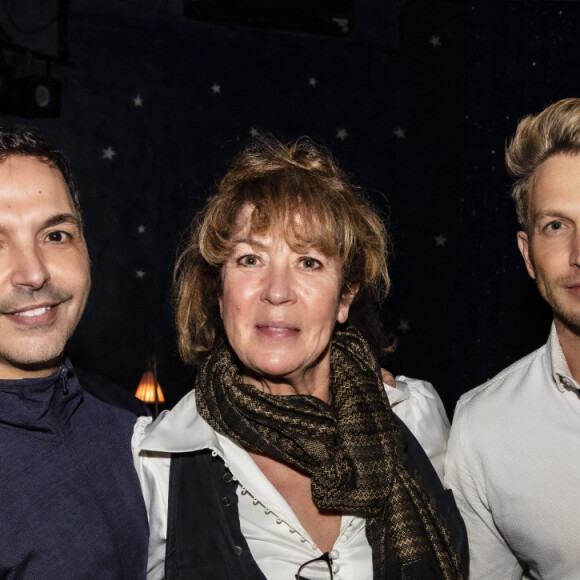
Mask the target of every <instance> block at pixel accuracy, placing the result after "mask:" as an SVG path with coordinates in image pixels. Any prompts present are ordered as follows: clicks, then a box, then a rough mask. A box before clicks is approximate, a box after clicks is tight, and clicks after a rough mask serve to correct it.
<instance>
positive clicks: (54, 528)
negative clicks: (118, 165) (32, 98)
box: [0, 127, 148, 580]
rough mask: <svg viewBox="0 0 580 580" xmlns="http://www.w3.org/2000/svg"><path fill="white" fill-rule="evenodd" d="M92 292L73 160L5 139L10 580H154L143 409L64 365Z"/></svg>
mask: <svg viewBox="0 0 580 580" xmlns="http://www.w3.org/2000/svg"><path fill="white" fill-rule="evenodd" d="M89 288H90V267H89V258H88V253H87V247H86V244H85V239H84V236H83V226H82V219H81V214H80V206H79V200H78V191H77V188H76V185H75V183H74V180H73V178H72V175H71V173H70V170H69V167H68V164H67V162H66V159H65V158H64V156H63V155H62V153H60V152H59V151H58V150H56V149H55V148H54V147H52V146H51V145H49V144H48V143H46V141H44V139H43V138H42V137H41V136H40V134H39V133H38V132H37V131H36V130H33V129H30V128H24V127H15V128H13V129H8V128H1V127H0V578H10V579H18V580H21V579H24V580H26V579H42V580H53V579H54V580H57V579H58V580H68V579H70V580H72V579H75V580H77V579H83V580H87V579H93V578H94V579H99V580H102V579H105V578H106V579H107V580H113V579H135V580H137V579H140V578H144V577H145V569H146V560H147V532H148V529H147V519H146V513H145V506H144V503H143V500H142V498H141V494H140V488H139V482H138V480H137V475H136V473H135V470H134V468H133V465H132V457H131V448H130V440H131V435H132V430H133V425H134V423H135V414H136V413H139V407H138V405H134V404H133V410H132V411H131V410H127V409H125V408H121V405H122V404H121V403H120V401H121V400H122V396H120V395H119V394H118V393H116V392H115V391H108V389H109V387H108V386H104V385H103V384H102V383H96V382H95V379H94V378H92V377H91V376H90V375H83V376H82V378H81V379H80V380H79V375H78V374H77V371H76V370H75V369H74V367H73V366H72V365H71V363H70V361H69V360H68V359H66V358H65V355H64V350H65V346H66V344H67V341H68V339H69V338H70V336H71V335H72V333H73V332H74V330H75V328H76V326H77V324H78V322H79V320H80V318H81V315H82V313H83V310H84V307H85V304H86V301H87V297H88V294H89ZM90 393H92V394H90ZM107 400H108V401H109V402H105V401H107ZM130 405H131V403H130V404H129V405H128V406H130Z"/></svg>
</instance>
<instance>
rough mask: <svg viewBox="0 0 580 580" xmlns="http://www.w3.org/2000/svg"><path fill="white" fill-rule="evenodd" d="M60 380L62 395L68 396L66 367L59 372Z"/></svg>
mask: <svg viewBox="0 0 580 580" xmlns="http://www.w3.org/2000/svg"><path fill="white" fill-rule="evenodd" d="M60 378H61V380H62V394H63V395H68V369H67V368H66V367H63V368H62V369H61V370H60Z"/></svg>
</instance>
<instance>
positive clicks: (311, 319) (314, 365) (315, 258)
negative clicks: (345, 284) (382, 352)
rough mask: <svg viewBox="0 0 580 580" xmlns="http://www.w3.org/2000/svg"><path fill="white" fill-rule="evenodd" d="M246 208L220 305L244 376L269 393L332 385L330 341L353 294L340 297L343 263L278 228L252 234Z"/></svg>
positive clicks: (308, 390) (235, 237) (314, 389)
mask: <svg viewBox="0 0 580 580" xmlns="http://www.w3.org/2000/svg"><path fill="white" fill-rule="evenodd" d="M252 211H253V206H251V205H246V206H245V207H243V208H242V210H241V211H240V213H239V216H238V219H237V227H236V228H235V229H234V233H233V234H232V236H231V240H230V241H232V242H233V251H232V254H231V256H230V257H229V259H228V260H227V261H226V263H225V264H224V265H223V269H222V280H223V290H222V295H221V297H220V299H219V304H220V312H221V316H222V320H223V323H224V328H225V332H226V335H227V338H228V340H229V342H230V344H231V346H232V348H233V349H234V351H235V353H236V354H237V356H238V358H239V359H240V361H241V362H242V365H243V367H244V368H243V369H242V374H243V376H244V379H245V380H246V381H247V382H249V383H251V384H254V385H256V386H259V387H260V386H261V387H265V388H267V389H268V390H270V391H271V392H274V393H277V394H282V393H291V392H300V393H310V394H314V393H316V392H319V391H321V390H322V391H324V390H325V389H327V388H328V382H329V376H330V364H329V363H330V342H331V338H332V333H333V330H334V326H335V324H336V322H337V321H338V322H341V323H342V322H346V320H347V318H348V311H349V307H350V303H351V302H352V297H353V296H347V297H344V298H343V297H341V295H340V291H341V285H342V274H341V263H340V260H339V258H338V257H337V256H326V255H324V254H323V253H322V252H320V251H319V250H317V249H316V248H311V247H307V248H303V247H291V245H290V244H289V243H288V242H287V241H286V240H285V238H284V236H283V235H280V233H279V232H272V231H268V232H264V233H259V234H256V233H254V234H252V233H251V228H250V224H251V214H252Z"/></svg>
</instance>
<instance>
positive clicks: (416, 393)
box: [133, 376, 449, 580]
mask: <svg viewBox="0 0 580 580" xmlns="http://www.w3.org/2000/svg"><path fill="white" fill-rule="evenodd" d="M396 385H397V386H396V388H394V387H390V386H388V385H385V390H386V392H387V395H388V397H389V401H390V403H391V406H392V407H393V410H394V412H395V413H396V414H397V415H398V416H399V417H400V418H401V419H402V420H403V421H404V422H405V424H406V425H407V427H408V428H409V430H410V431H411V432H412V433H413V435H415V437H416V438H417V439H418V441H419V443H421V445H422V446H423V448H424V449H425V451H426V453H427V455H428V456H429V458H430V459H431V461H432V462H433V465H434V467H435V469H436V470H437V472H438V474H439V476H440V477H442V472H443V461H444V457H445V451H446V448H447V436H448V433H449V420H448V419H447V415H446V413H445V409H444V407H443V404H442V403H441V400H440V398H439V396H438V395H437V393H436V391H435V389H434V388H433V386H432V385H431V384H430V383H427V382H424V381H419V380H416V379H409V378H407V377H404V376H399V377H397V378H396ZM201 449H211V450H212V453H213V454H214V455H219V456H220V457H221V458H222V459H223V460H224V462H225V464H226V465H227V467H228V468H229V470H230V471H231V472H232V475H233V476H234V478H236V479H237V480H238V482H239V486H238V488H237V493H238V499H239V505H238V508H239V517H240V525H241V530H242V533H243V534H244V537H245V538H246V541H247V542H248V545H249V547H250V550H251V552H252V556H253V557H254V559H255V560H256V562H257V564H258V566H259V567H260V569H261V570H262V571H263V573H264V575H265V576H266V578H268V579H269V580H278V579H279V580H286V579H287V578H293V577H294V575H295V574H296V572H297V571H298V567H299V566H300V565H301V564H303V563H304V562H306V561H308V560H311V559H312V558H316V557H317V556H320V555H321V553H322V552H321V551H320V549H319V548H318V546H316V544H315V543H314V542H313V540H312V538H310V536H309V534H308V533H307V532H306V530H304V529H303V527H302V525H301V524H300V522H299V520H298V518H297V517H296V515H295V514H294V512H293V511H292V509H291V508H290V506H289V505H288V504H287V502H286V501H285V500H284V498H283V497H282V496H281V495H280V494H279V492H278V491H277V490H276V488H275V487H274V486H273V485H272V484H271V483H270V481H269V480H268V479H267V478H266V477H265V475H264V474H263V473H262V471H261V470H260V469H259V468H258V466H257V465H256V464H255V463H254V461H253V459H252V458H251V457H250V455H249V454H248V453H247V452H246V451H245V450H244V449H243V448H241V447H240V446H239V445H237V444H236V443H234V442H233V441H231V440H229V439H228V438H226V437H224V436H222V435H220V434H218V433H216V432H215V431H214V430H213V429H212V428H211V427H210V426H209V425H208V424H207V423H206V422H205V421H204V420H203V419H202V418H201V416H200V415H199V414H198V413H197V410H196V405H195V391H191V392H190V393H188V394H187V395H186V396H185V397H184V398H183V399H182V400H181V401H180V402H179V403H178V404H177V405H176V406H175V408H174V409H173V410H172V411H165V412H163V413H162V414H161V415H160V416H159V418H158V419H157V420H156V421H155V422H154V423H151V418H149V417H140V418H139V419H138V421H137V424H136V426H135V433H134V435H133V453H134V459H135V467H136V469H137V473H138V474H139V479H140V481H141V487H142V489H143V495H144V498H145V504H146V506H147V512H148V516H149V528H150V539H149V561H148V575H147V577H148V579H149V580H160V579H162V578H163V576H164V565H165V543H166V539H167V536H166V530H167V498H168V488H169V468H170V461H171V453H180V452H187V451H196V450H201ZM333 551H334V552H336V558H334V559H333V570H334V574H335V579H336V580H346V579H352V578H357V580H371V579H372V577H373V574H372V555H371V550H370V546H369V544H368V541H367V538H366V534H365V521H364V519H362V518H358V517H354V516H349V515H343V517H342V522H341V528H340V534H339V537H338V539H337V541H336V543H335V545H334V547H333ZM312 580H317V579H316V578H315V577H314V576H313V577H312Z"/></svg>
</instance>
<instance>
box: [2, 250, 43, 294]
mask: <svg viewBox="0 0 580 580" xmlns="http://www.w3.org/2000/svg"><path fill="white" fill-rule="evenodd" d="M12 253H13V255H12V263H11V265H10V267H11V275H10V280H11V282H12V285H13V286H19V287H27V288H32V289H33V290H38V289H39V288H42V286H44V284H45V283H46V282H47V281H48V279H49V278H50V273H49V271H48V267H47V264H46V263H45V261H44V260H43V257H42V253H41V252H40V250H39V249H38V248H35V247H34V248H18V249H13V252H12Z"/></svg>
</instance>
